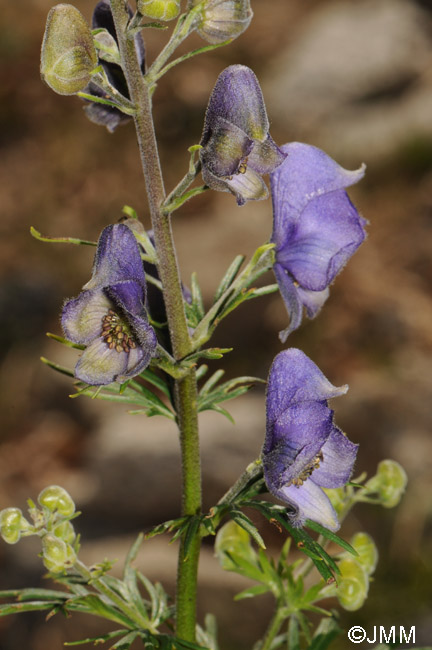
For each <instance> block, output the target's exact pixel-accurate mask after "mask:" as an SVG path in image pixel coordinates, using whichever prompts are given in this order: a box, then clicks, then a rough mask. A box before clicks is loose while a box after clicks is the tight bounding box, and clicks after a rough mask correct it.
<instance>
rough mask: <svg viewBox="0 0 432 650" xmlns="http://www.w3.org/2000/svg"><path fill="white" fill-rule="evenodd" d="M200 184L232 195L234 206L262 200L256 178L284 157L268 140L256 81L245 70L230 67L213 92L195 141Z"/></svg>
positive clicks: (264, 189) (261, 184) (263, 189)
mask: <svg viewBox="0 0 432 650" xmlns="http://www.w3.org/2000/svg"><path fill="white" fill-rule="evenodd" d="M200 144H201V146H202V149H201V150H200V158H201V164H202V176H203V179H204V182H205V183H206V184H207V185H208V186H209V187H211V188H212V189H214V190H221V191H225V192H227V191H229V192H232V193H233V194H234V195H235V197H236V199H237V203H238V205H243V204H244V203H245V202H246V201H248V200H250V199H265V198H266V197H267V196H268V191H267V187H266V185H265V183H264V181H263V180H262V178H261V175H262V174H268V173H270V172H272V171H274V170H275V169H276V167H278V166H279V165H280V164H281V163H282V162H283V160H284V159H285V156H286V154H284V153H282V151H281V150H280V149H279V147H277V145H276V144H275V143H274V141H273V140H272V138H271V137H270V135H269V121H268V117H267V113H266V108H265V105H264V99H263V96H262V92H261V88H260V85H259V83H258V79H257V78H256V76H255V74H254V73H253V72H252V70H251V69H250V68H247V67H246V66H244V65H231V66H229V67H228V68H225V70H223V71H222V72H221V74H220V75H219V77H218V80H217V82H216V85H215V87H214V89H213V92H212V94H211V97H210V101H209V104H208V107H207V112H206V116H205V122H204V130H203V134H202V138H201V142H200Z"/></svg>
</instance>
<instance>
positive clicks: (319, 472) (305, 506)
mask: <svg viewBox="0 0 432 650" xmlns="http://www.w3.org/2000/svg"><path fill="white" fill-rule="evenodd" d="M347 390H348V386H341V387H340V388H337V387H336V386H333V385H332V384H331V383H330V382H329V381H328V380H327V379H326V378H325V377H324V375H323V373H322V372H321V371H320V370H319V368H318V367H317V366H316V365H315V364H314V363H313V361H311V360H310V359H309V358H308V357H307V356H306V355H305V354H304V352H302V351H301V350H297V349H295V348H290V349H288V350H285V351H283V352H280V353H279V354H278V355H277V357H276V358H275V360H274V362H273V365H272V367H271V369H270V374H269V379H268V384H267V416H266V437H265V442H264V446H263V451H262V462H263V469H264V477H265V480H266V483H267V487H268V489H269V491H270V492H271V493H272V494H274V495H275V496H276V497H277V498H278V499H280V500H281V501H284V502H285V503H287V504H288V505H289V506H290V508H291V512H289V517H290V519H291V522H292V523H293V524H294V525H295V526H302V525H303V524H304V523H305V521H306V519H311V520H313V521H316V522H318V523H319V524H321V525H322V526H325V527H326V528H329V529H330V530H332V531H335V530H337V529H338V528H339V523H338V519H337V515H336V512H335V510H334V509H333V506H332V505H331V503H330V500H329V499H328V497H327V495H326V494H325V492H324V491H323V490H322V489H321V488H337V487H341V486H343V485H345V483H346V482H347V481H348V480H349V478H350V476H351V472H352V469H353V465H354V461H355V458H356V454H357V447H358V445H355V444H354V443H352V442H351V441H350V440H348V438H347V437H346V436H345V435H344V434H343V433H342V431H341V430H340V429H339V428H338V427H337V426H336V425H335V424H334V422H333V411H332V410H331V409H330V408H329V407H328V403H327V400H328V399H331V398H333V397H337V396H339V395H343V394H344V393H346V391H347Z"/></svg>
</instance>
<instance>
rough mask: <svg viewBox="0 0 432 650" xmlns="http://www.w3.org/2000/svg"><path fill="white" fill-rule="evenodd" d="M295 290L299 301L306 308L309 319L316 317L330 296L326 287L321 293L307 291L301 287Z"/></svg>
mask: <svg viewBox="0 0 432 650" xmlns="http://www.w3.org/2000/svg"><path fill="white" fill-rule="evenodd" d="M296 290H297V295H298V297H299V299H300V301H301V302H302V303H303V305H304V306H305V308H306V313H307V315H308V316H309V318H313V317H314V316H316V315H317V313H318V312H319V310H320V309H321V307H322V306H323V304H324V303H325V301H326V300H327V298H328V297H329V294H330V291H329V288H328V287H326V288H325V289H323V290H322V291H308V290H307V289H303V288H302V287H296ZM299 324H300V323H299Z"/></svg>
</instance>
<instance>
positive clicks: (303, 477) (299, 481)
mask: <svg viewBox="0 0 432 650" xmlns="http://www.w3.org/2000/svg"><path fill="white" fill-rule="evenodd" d="M323 460H324V455H323V453H322V451H320V452H319V454H317V455H316V456H315V458H313V459H312V460H311V462H310V463H309V465H306V467H305V469H304V470H303V471H302V472H300V474H299V475H298V476H297V478H293V480H292V481H291V482H290V485H295V486H296V487H300V486H301V485H303V483H304V482H305V481H307V479H308V478H309V477H310V476H311V474H312V473H313V471H314V470H316V469H318V467H319V466H320V463H321V462H322V461H323Z"/></svg>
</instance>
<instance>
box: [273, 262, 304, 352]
mask: <svg viewBox="0 0 432 650" xmlns="http://www.w3.org/2000/svg"><path fill="white" fill-rule="evenodd" d="M273 271H274V274H275V276H276V280H277V283H278V285H279V291H280V293H281V296H282V300H283V301H284V303H285V307H286V310H287V312H288V316H289V318H290V323H289V326H288V327H287V328H286V329H284V330H282V331H281V332H279V338H280V340H281V341H282V343H285V341H286V340H287V338H288V336H289V335H290V334H291V332H293V331H294V330H296V329H297V328H298V327H300V324H301V322H302V316H303V304H302V301H301V300H300V295H299V292H298V287H296V286H295V284H294V281H293V280H292V278H291V277H290V276H289V275H288V273H287V272H286V271H285V269H284V268H283V267H282V266H281V265H280V264H278V263H276V264H275V265H274V266H273Z"/></svg>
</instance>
